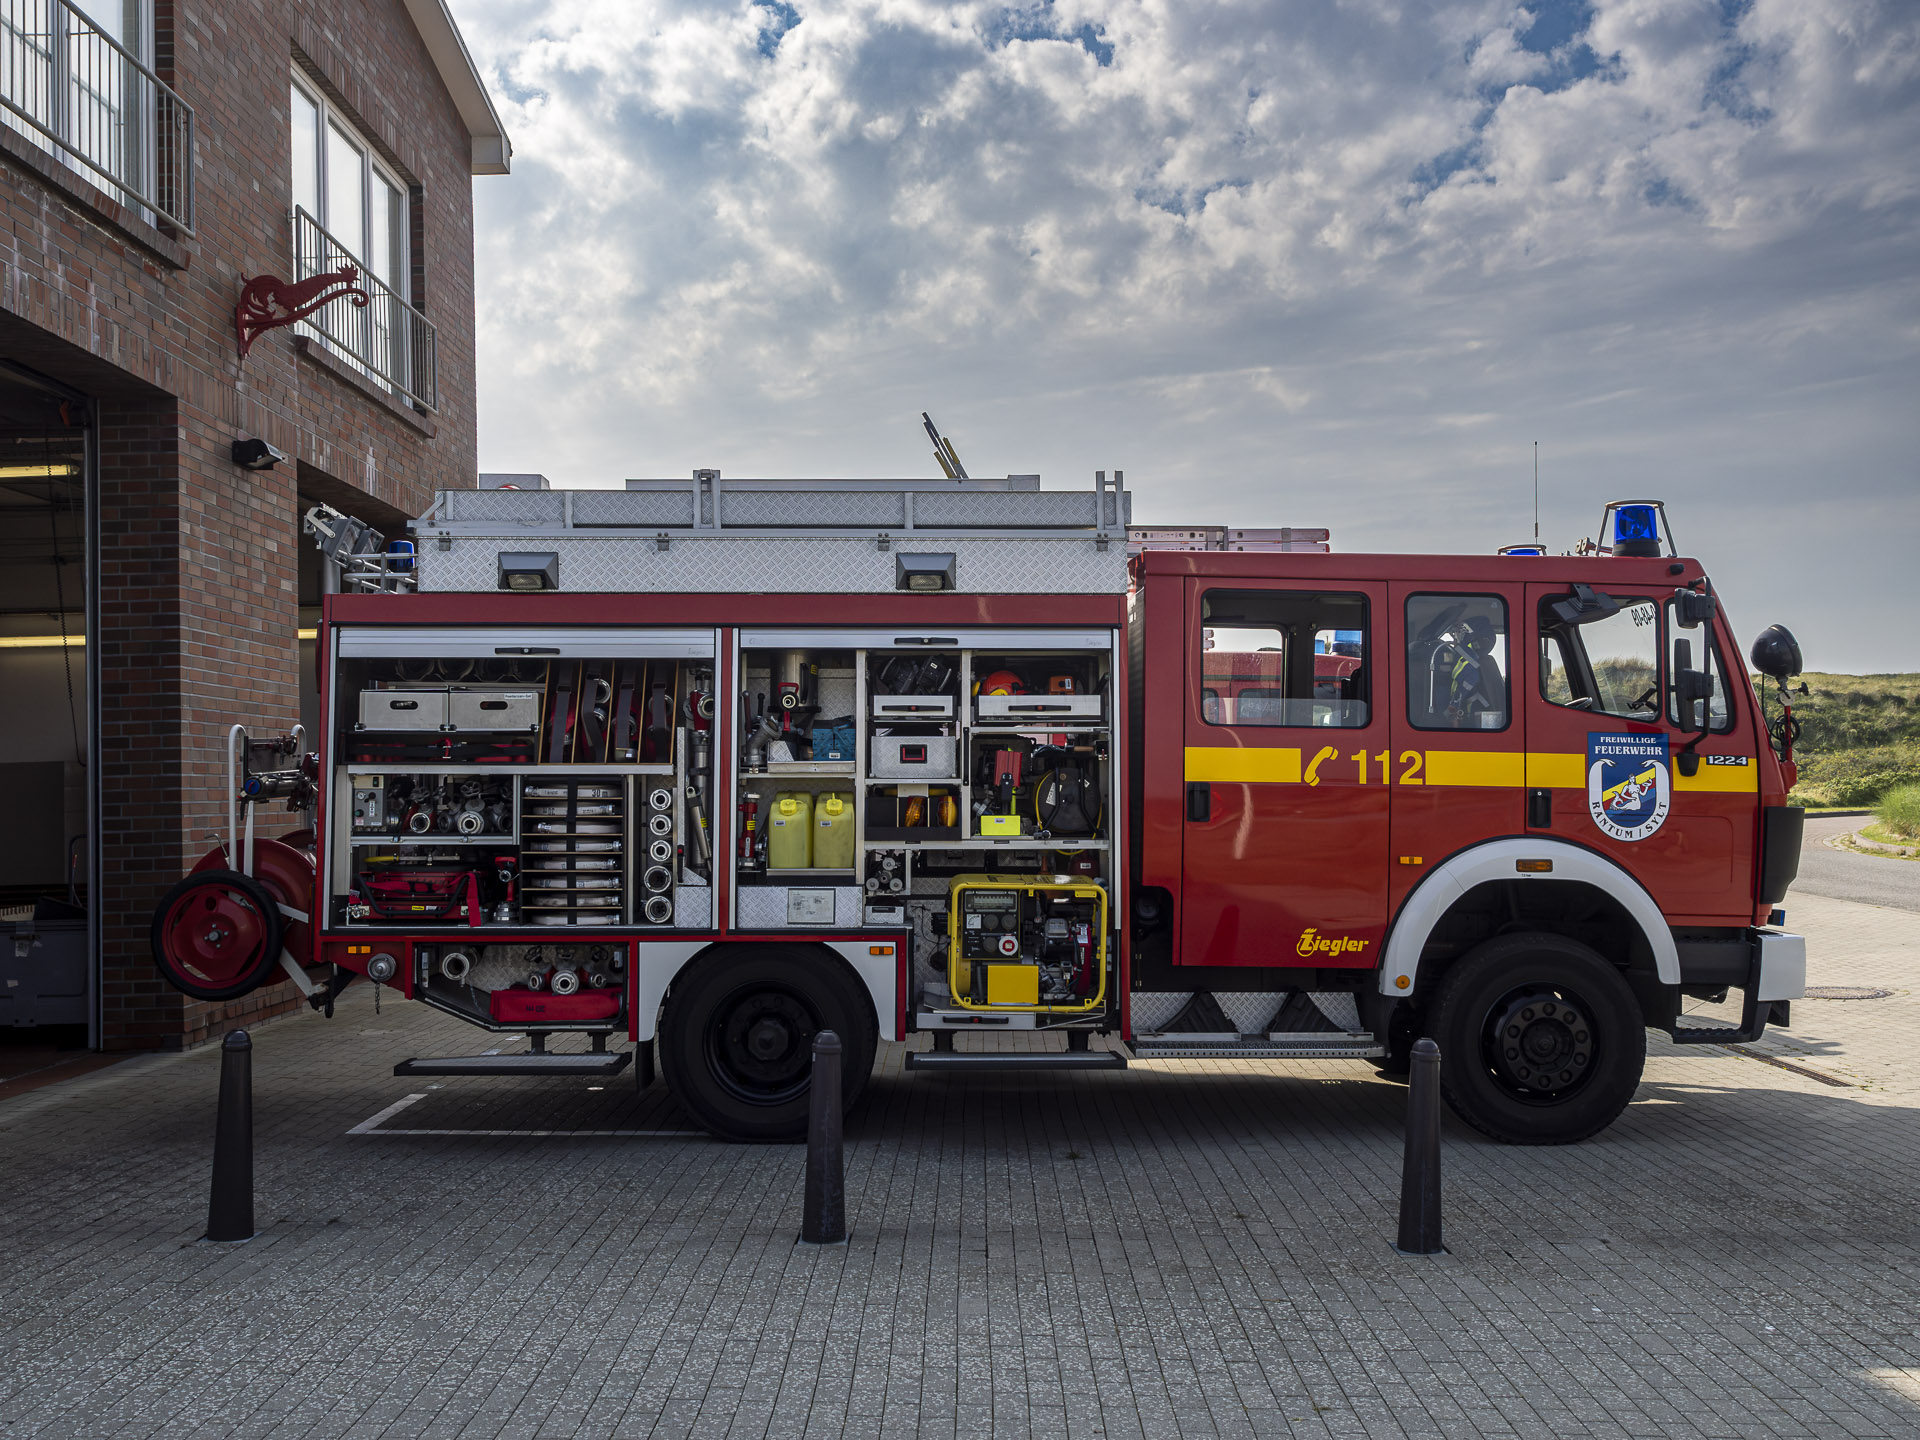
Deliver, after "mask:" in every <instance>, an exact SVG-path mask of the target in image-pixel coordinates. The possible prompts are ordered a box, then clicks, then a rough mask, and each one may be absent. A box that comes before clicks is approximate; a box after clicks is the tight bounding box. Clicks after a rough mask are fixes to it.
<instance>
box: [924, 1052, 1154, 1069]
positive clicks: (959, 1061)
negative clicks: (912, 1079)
mask: <svg viewBox="0 0 1920 1440" xmlns="http://www.w3.org/2000/svg"><path fill="white" fill-rule="evenodd" d="M907 1068H908V1069H909V1070H1124V1069H1126V1068H1127V1057H1126V1056H1124V1055H1122V1054H1121V1053H1120V1052H1119V1051H1118V1050H1033V1051H1028V1052H1026V1053H1024V1054H1023V1053H1021V1052H1020V1051H1017V1050H1002V1051H979V1050H909V1051H908V1052H907Z"/></svg>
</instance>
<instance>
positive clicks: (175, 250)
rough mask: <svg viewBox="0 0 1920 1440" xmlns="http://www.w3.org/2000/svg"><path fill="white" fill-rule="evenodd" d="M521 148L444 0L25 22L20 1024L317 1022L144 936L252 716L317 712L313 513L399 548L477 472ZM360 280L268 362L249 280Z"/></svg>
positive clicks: (1, 618) (217, 825)
mask: <svg viewBox="0 0 1920 1440" xmlns="http://www.w3.org/2000/svg"><path fill="white" fill-rule="evenodd" d="M510 153H511V152H510V147H509V145H508V142H507V138H506V136H505V134H504V133H503V131H502V129H501V126H500V123H499V119H498V117H497V116H496V114H495V112H494V109H493V106H492V104H491V102H490V101H489V99H488V97H487V94H486V91H485V89H484V87H483V85H482V83H481V81H480V78H479V76H478V74H477V72H476V71H475V69H474V66H473V64H472V61H471V60H470V58H469V57H468V55H467V52H466V49H465V46H464V44H463V43H462V41H461V39H460V35H459V32H458V31H457V29H456V28H455V26H454V23H453V20H452V18H451V16H450V15H449V14H448V12H447V10H446V7H445V3H444V0H0V516H3V517H4V520H0V807H3V808H4V809H5V810H6V811H7V812H8V814H9V825H8V826H6V827H0V828H4V830H5V832H6V833H5V834H3V835H0V904H5V905H7V906H8V907H9V911H8V915H7V920H6V926H7V928H9V929H12V928H13V927H15V926H23V925H24V926H25V927H27V929H29V930H32V932H33V933H32V934H31V935H30V936H27V935H24V934H22V933H20V932H18V931H16V932H15V933H16V943H15V944H14V945H13V946H12V947H11V950H10V954H11V956H12V958H11V961H10V963H11V964H13V965H14V967H15V968H14V969H13V970H10V971H8V972H7V973H8V983H7V985H6V987H5V989H4V998H0V1029H5V1028H6V1027H21V1026H25V1025H27V1024H29V1023H37V1024H41V1025H50V1024H58V1025H66V1026H73V1027H78V1026H81V1025H84V1026H85V1037H86V1042H87V1043H89V1044H91V1045H94V1046H98V1047H101V1048H106V1049H127V1048H137V1047H151V1046H156V1045H158V1046H163V1047H170V1046H178V1045H182V1044H193V1043H197V1042H199V1041H201V1040H203V1039H205V1038H207V1036H208V1035H209V1034H210V1033H218V1032H219V1031H220V1030H221V1029H223V1028H225V1027H227V1026H228V1025H229V1024H231V1023H232V1022H233V1021H236V1020H241V1019H244V1018H247V1017H251V1016H258V1015H261V1014H265V1013H272V1012H275V1011H278V1010H282V1009H285V1008H287V1007H289V1006H290V1005H291V1004H293V1003H294V1001H295V998H296V997H295V995H294V991H293V988H292V986H291V985H290V984H286V983H283V984H280V985H277V986H273V987H270V988H268V989H265V990H261V991H257V992H256V993H254V994H253V995H251V996H248V997H246V998H245V999H243V1000H239V1001H235V1002H231V1003H229V1004H227V1005H210V1004H203V1003H201V1002H198V1001H193V1000H189V999H187V998H186V997H185V996H182V995H180V994H178V993H176V992H175V991H173V990H171V989H170V988H168V987H167V986H165V985H164V984H163V982H162V981H161V979H160V977H159V975H158V973H157V971H156V970H155V968H154V966H153V963H152V960H151V959H150V957H149V951H148V943H149V942H148V925H149V922H150V918H151V915H152V912H153V907H154V904H155V902H156V901H157V900H158V898H159V897H160V895H161V894H162V893H163V892H164V891H165V890H166V889H167V888H168V887H169V886H170V885H172V884H173V883H174V882H175V881H176V880H177V879H178V878H179V877H180V876H181V875H182V874H183V873H184V872H185V870H186V869H187V868H188V867H189V866H190V865H191V864H192V863H193V861H194V860H195V859H196V858H197V857H198V856H199V855H201V854H202V853H203V852H204V851H205V850H206V848H207V845H208V836H209V833H210V832H213V831H216V830H219V829H222V828H223V827H224V820H225V798H224V791H225V783H226V782H225V773H226V772H225V763H226V762H225V754H226V736H227V730H228V727H229V726H230V725H232V724H234V723H236V722H237V723H244V724H247V725H248V726H250V727H252V728H253V729H254V730H255V731H256V733H264V732H270V731H279V730H283V729H285V728H286V727H287V726H289V725H291V724H292V723H293V722H294V721H295V720H297V719H299V718H300V715H301V712H302V698H303V688H304V687H309V686H311V684H312V677H311V665H310V663H309V664H305V665H303V663H302V661H303V658H304V657H303V654H302V651H303V649H305V650H306V651H307V654H308V656H310V653H311V647H310V646H303V644H302V638H301V633H300V632H301V631H302V629H303V627H310V626H311V625H312V623H313V621H312V619H311V612H309V613H308V615H307V616H305V617H303V613H302V610H303V606H314V605H317V603H318V598H319V595H318V592H319V588H320V578H319V577H320V567H319V566H318V564H317V563H315V561H314V560H313V559H312V558H311V546H310V545H309V544H308V543H307V542H305V541H304V540H303V539H302V538H301V536H300V519H301V515H302V513H303V511H304V510H305V509H306V508H307V507H308V506H310V505H311V504H313V503H314V502H315V501H325V502H327V503H329V504H331V505H333V506H335V507H337V508H338V509H340V510H343V511H346V512H348V513H349V514H353V515H356V516H358V517H359V518H361V519H364V520H366V521H368V522H369V523H370V524H372V525H373V526H375V527H376V528H378V529H380V530H383V531H385V532H386V533H387V534H390V535H391V534H394V533H396V531H397V529H398V527H399V526H401V525H402V524H404V522H405V521H406V519H407V518H408V517H410V516H413V515H416V514H418V513H420V512H421V511H423V510H424V509H425V508H426V507H427V505H428V504H429V503H430V500H431V496H432V494H433V492H434V491H435V490H440V489H448V488H458V487H462V486H471V485H473V484H474V482H475V471H476V463H475V438H474V354H473V335H474V297H473V202H472V177H473V176H475V175H499V174H504V173H506V171H507V168H508V158H509V155H510ZM348 264H351V265H352V266H354V267H355V269H356V270H357V271H358V277H357V283H358V285H359V286H360V288H361V289H362V290H363V291H364V292H365V293H366V295H367V303H366V304H365V305H364V306H362V305H356V304H354V303H353V302H352V300H351V299H338V300H334V301H332V302H330V303H328V304H326V305H324V306H323V307H322V308H321V309H319V310H317V311H315V312H314V313H313V314H312V315H310V316H308V317H307V318H306V319H305V320H304V321H303V322H301V323H300V324H298V325H296V326H292V327H288V328H277V329H271V330H268V331H267V332H266V333H264V334H262V335H260V336H259V337H258V338H257V339H256V340H255V341H254V342H253V344H252V346H251V349H250V351H249V353H247V354H246V355H245V357H244V358H242V355H241V353H240V348H241V347H240V344H239V342H238V340H237V337H236V330H235V310H236V303H237V302H238V301H239V299H240V297H241V293H242V289H243V287H244V286H245V285H246V282H248V281H250V280H253V279H255V278H256V277H260V276H263V275H264V276H272V277H276V278H277V279H279V280H281V281H285V282H289V283H294V282H298V281H300V280H302V279H304V278H307V277H310V276H315V275H319V274H322V273H329V272H338V271H339V270H340V269H341V268H342V267H344V266H346V265H348ZM247 440H258V441H264V442H265V443H266V444H267V445H268V446H271V447H272V448H273V450H274V451H276V452H278V453H279V455H280V456H282V457H284V458H282V459H279V460H278V461H277V462H275V463H272V465H271V468H265V469H248V468H243V466H242V465H241V464H239V463H236V452H235V448H234V446H235V442H236V441H247ZM267 458H268V459H271V458H272V457H270V456H269V457H267ZM264 818H266V819H267V821H268V823H269V824H271V823H272V821H273V818H274V817H272V816H268V817H264ZM281 818H284V819H285V820H286V822H287V828H292V827H293V826H294V825H295V824H297V823H298V822H297V819H296V818H295V817H281ZM267 833H272V832H271V831H269V832H267ZM70 882H71V885H72V891H73V894H72V897H71V898H72V900H73V901H74V902H77V903H76V905H75V908H74V909H73V910H72V911H69V910H67V909H66V907H65V905H64V904H63V897H66V896H67V894H68V888H69V883H70ZM82 910H84V912H85V915H84V919H83V918H82V917H81V914H80V912H81V911H82ZM36 911H37V919H36V918H34V917H35V915H36ZM36 927H37V928H36ZM63 927H64V929H63ZM63 934H64V935H65V937H66V938H65V939H62V936H63ZM81 936H85V937H86V938H85V940H84V941H82V940H81V939H80V937H81ZM22 942H24V943H22ZM63 946H64V947H65V948H64V949H63ZM62 955H72V956H74V957H81V956H83V957H84V974H81V975H79V976H78V979H77V981H76V980H74V979H73V978H72V977H69V978H68V979H66V980H61V979H59V978H58V976H57V974H56V971H57V970H58V965H57V964H56V963H55V962H56V960H58V959H59V957H60V956H62ZM16 1033H17V1032H16ZM73 1033H74V1034H75V1035H76V1036H77V1034H78V1030H77V1028H76V1030H75V1031H74V1032H73Z"/></svg>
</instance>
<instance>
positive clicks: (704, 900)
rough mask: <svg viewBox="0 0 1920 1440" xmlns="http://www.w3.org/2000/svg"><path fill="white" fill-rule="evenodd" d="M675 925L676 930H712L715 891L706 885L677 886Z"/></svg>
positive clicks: (674, 897)
mask: <svg viewBox="0 0 1920 1440" xmlns="http://www.w3.org/2000/svg"><path fill="white" fill-rule="evenodd" d="M673 924H674V928H675V929H676V930H711V929H712V928H713V891H712V890H711V889H709V888H708V887H707V886H705V885H678V886H675V887H674V891H673Z"/></svg>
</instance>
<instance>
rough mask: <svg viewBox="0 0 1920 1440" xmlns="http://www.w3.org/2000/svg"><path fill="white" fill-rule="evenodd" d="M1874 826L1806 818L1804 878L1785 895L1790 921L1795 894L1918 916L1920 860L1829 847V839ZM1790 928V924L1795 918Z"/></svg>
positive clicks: (1860, 819)
mask: <svg viewBox="0 0 1920 1440" xmlns="http://www.w3.org/2000/svg"><path fill="white" fill-rule="evenodd" d="M1872 823H1873V817H1872V816H1871V815H1836V816H1825V815H1822V816H1809V817H1808V818H1807V838H1806V842H1805V843H1804V844H1803V845H1802V846H1801V848H1800V875H1799V878H1798V879H1796V880H1795V881H1794V882H1793V890H1792V891H1789V892H1788V894H1787V907H1788V914H1789V917H1791V914H1792V906H1793V895H1794V892H1802V893H1805V894H1809V895H1825V896H1827V897H1829V898H1831V899H1834V900H1856V901H1859V902H1860V903H1861V904H1864V905H1888V906H1892V907H1893V908H1894V909H1897V910H1912V911H1915V912H1920V860H1895V859H1889V858H1886V857H1883V856H1879V855H1861V854H1858V853H1857V852H1855V851H1851V850H1835V849H1834V848H1833V847H1832V846H1830V845H1828V844H1827V843H1826V841H1827V840H1828V838H1829V837H1831V836H1836V835H1845V834H1846V833H1847V832H1848V831H1850V830H1858V829H1859V828H1860V827H1861V826H1862V825H1871V824H1872ZM1788 923H1789V924H1791V923H1792V921H1791V918H1789V921H1788Z"/></svg>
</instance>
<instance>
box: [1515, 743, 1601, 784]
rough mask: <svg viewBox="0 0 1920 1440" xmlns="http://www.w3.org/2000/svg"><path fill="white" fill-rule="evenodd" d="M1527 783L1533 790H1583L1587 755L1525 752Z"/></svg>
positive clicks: (1585, 780) (1585, 781)
mask: <svg viewBox="0 0 1920 1440" xmlns="http://www.w3.org/2000/svg"><path fill="white" fill-rule="evenodd" d="M1527 785H1528V787H1529V788H1530V789H1534V790H1584V789H1586V788H1587V757H1586V756H1584V755H1540V754H1535V753H1534V752H1532V751H1528V752H1527Z"/></svg>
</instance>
